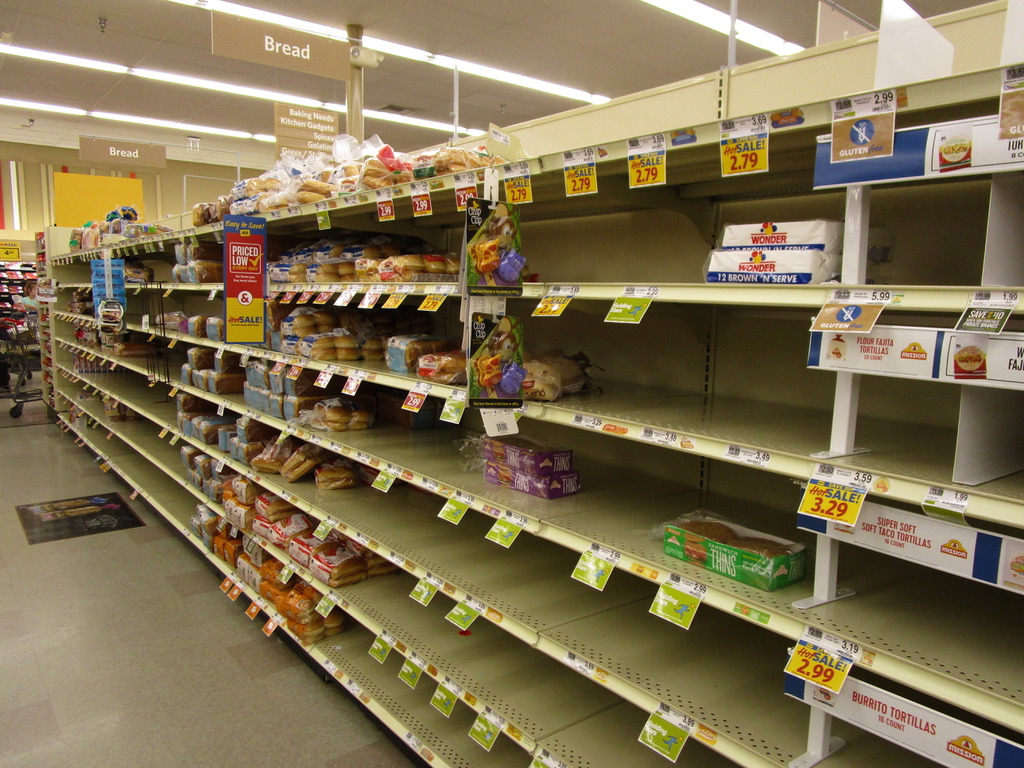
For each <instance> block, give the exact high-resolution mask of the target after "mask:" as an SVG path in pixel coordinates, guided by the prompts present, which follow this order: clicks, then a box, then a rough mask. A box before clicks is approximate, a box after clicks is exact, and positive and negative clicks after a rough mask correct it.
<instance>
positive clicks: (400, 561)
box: [384, 549, 405, 568]
mask: <svg viewBox="0 0 1024 768" xmlns="http://www.w3.org/2000/svg"><path fill="white" fill-rule="evenodd" d="M384 557H385V558H386V559H387V560H390V561H391V562H392V563H394V564H395V565H397V566H398V567H399V568H404V567H405V558H404V557H402V555H400V554H398V553H397V552H395V550H393V549H389V550H388V553H387V554H386V555H384Z"/></svg>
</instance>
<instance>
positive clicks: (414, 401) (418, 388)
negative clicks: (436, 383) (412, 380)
mask: <svg viewBox="0 0 1024 768" xmlns="http://www.w3.org/2000/svg"><path fill="white" fill-rule="evenodd" d="M430 390H431V384H430V382H429V381H421V382H419V383H418V384H416V385H415V386H414V387H413V388H412V389H411V390H409V394H408V395H406V396H405V402H403V403H402V410H403V411H412V412H413V413H419V412H420V409H421V408H423V404H424V403H425V402H426V401H427V396H428V395H429V394H430Z"/></svg>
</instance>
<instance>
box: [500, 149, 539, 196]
mask: <svg viewBox="0 0 1024 768" xmlns="http://www.w3.org/2000/svg"><path fill="white" fill-rule="evenodd" d="M501 173H502V176H503V177H504V181H505V199H506V200H508V201H509V202H510V203H516V204H519V205H522V204H525V203H532V202H533V185H532V183H531V181H530V164H529V163H528V162H526V161H525V160H523V161H521V162H518V163H510V164H508V165H503V166H502V168H501Z"/></svg>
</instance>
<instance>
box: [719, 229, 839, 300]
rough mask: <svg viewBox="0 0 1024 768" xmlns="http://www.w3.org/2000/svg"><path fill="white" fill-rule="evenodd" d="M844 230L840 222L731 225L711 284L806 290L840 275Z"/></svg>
mask: <svg viewBox="0 0 1024 768" xmlns="http://www.w3.org/2000/svg"><path fill="white" fill-rule="evenodd" d="M842 234H843V225H842V223H841V222H838V221H825V220H817V221H791V222H764V223H762V224H730V225H727V226H726V227H725V230H724V231H723V233H722V246H721V248H720V249H718V250H714V251H712V252H711V255H710V256H709V258H708V262H707V267H706V279H707V282H709V283H758V284H764V283H768V284H788V285H805V284H808V283H822V282H826V281H828V280H831V279H833V278H834V277H835V276H837V275H838V274H839V271H840V267H841V263H842Z"/></svg>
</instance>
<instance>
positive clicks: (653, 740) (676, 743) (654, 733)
mask: <svg viewBox="0 0 1024 768" xmlns="http://www.w3.org/2000/svg"><path fill="white" fill-rule="evenodd" d="M696 729H697V721H696V720H694V719H693V718H692V717H690V716H689V715H684V714H682V713H681V712H676V711H675V710H674V709H672V708H671V707H670V706H668V704H659V705H658V708H657V709H656V710H655V711H654V712H652V713H651V716H650V717H649V718H647V722H646V723H645V724H644V729H643V730H642V731H641V732H640V737H639V738H638V739H637V741H639V742H640V743H641V744H643V745H644V746H645V747H648V748H649V749H653V750H654V751H655V752H657V753H658V754H659V755H661V756H662V757H664V758H667V759H669V760H671V761H672V762H673V763H674V762H676V760H678V759H679V753H680V752H682V750H683V746H684V745H685V744H686V740H687V739H688V738H690V734H692V733H693V732H694V731H695V730H696Z"/></svg>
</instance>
